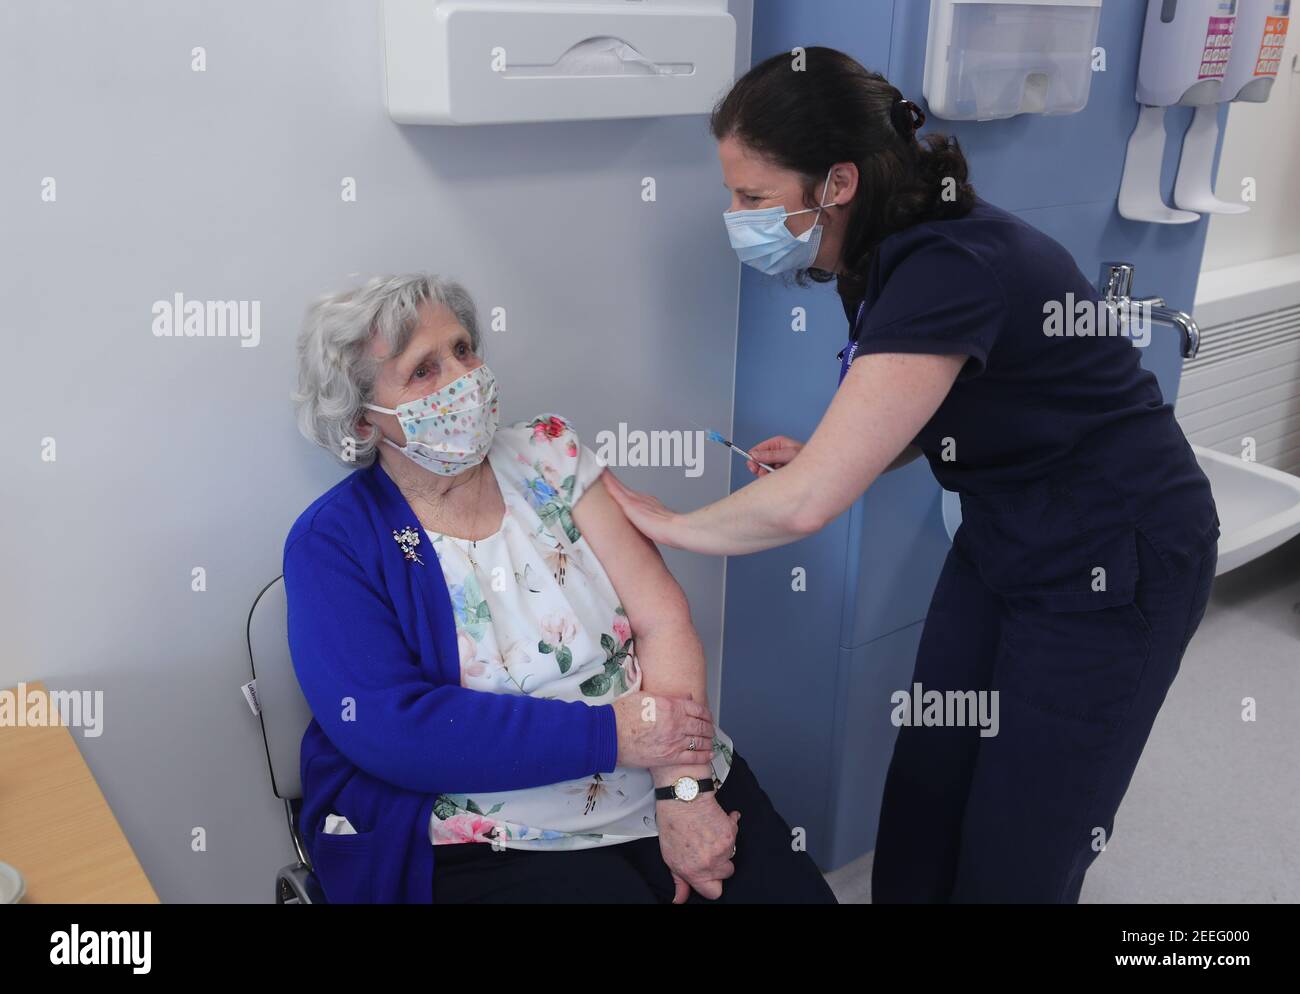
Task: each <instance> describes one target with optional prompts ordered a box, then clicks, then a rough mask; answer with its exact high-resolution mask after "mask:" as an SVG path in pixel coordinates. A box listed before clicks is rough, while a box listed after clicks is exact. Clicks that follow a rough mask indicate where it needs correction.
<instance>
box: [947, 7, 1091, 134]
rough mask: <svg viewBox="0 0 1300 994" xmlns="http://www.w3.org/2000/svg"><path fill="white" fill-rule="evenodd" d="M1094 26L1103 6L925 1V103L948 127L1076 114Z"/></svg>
mask: <svg viewBox="0 0 1300 994" xmlns="http://www.w3.org/2000/svg"><path fill="white" fill-rule="evenodd" d="M1100 21H1101V0H995V2H982V0H930V32H929V40H928V42H927V44H926V48H925V85H924V89H923V90H922V92H923V93H924V94H925V99H926V103H927V104H928V105H929V108H930V111H931V112H932V113H933V114H934V115H935V116H936V117H942V118H947V119H948V120H950V121H991V120H995V119H997V118H1004V117H1014V116H1015V115H1017V114H1073V113H1075V112H1076V111H1080V110H1082V109H1083V108H1084V106H1086V105H1087V103H1088V93H1089V91H1090V89H1091V87H1092V57H1093V48H1094V47H1095V46H1096V44H1097V28H1098V25H1099V23H1100Z"/></svg>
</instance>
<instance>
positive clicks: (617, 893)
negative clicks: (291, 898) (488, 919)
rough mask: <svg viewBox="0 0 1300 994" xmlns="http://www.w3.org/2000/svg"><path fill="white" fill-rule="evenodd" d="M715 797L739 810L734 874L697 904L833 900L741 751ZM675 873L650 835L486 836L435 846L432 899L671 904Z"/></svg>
mask: <svg viewBox="0 0 1300 994" xmlns="http://www.w3.org/2000/svg"><path fill="white" fill-rule="evenodd" d="M732 759H733V762H732V765H731V770H730V772H728V774H727V779H726V780H725V781H724V782H723V785H722V788H721V789H720V790H719V791H718V804H719V805H720V806H721V807H722V809H723V810H724V811H727V812H728V813H730V812H732V811H740V813H741V819H740V828H739V834H738V835H737V838H736V856H735V858H734V859H733V860H732V862H733V864H734V865H735V867H736V872H735V874H734V875H733V876H732V877H731V878H730V879H728V880H724V881H723V882H722V896H721V897H720V898H718V900H716V901H710V900H708V899H706V898H703V897H701V896H700V895H699V894H697V893H695V891H691V895H690V898H689V899H688V903H691V904H835V903H836V901H835V895H834V894H833V893H832V892H831V889H830V887H829V886H827V884H826V880H825V879H824V878H823V877H822V875H821V871H820V870H818V869H817V864H816V863H814V862H813V861H812V857H810V856H809V855H808V854H807V853H806V852H802V851H795V850H794V849H792V848H791V845H792V842H793V841H794V840H793V837H792V836H791V832H790V826H789V825H787V824H786V823H785V821H784V820H783V819H782V818H781V816H780V815H779V814H777V811H776V809H775V808H774V807H772V802H771V801H770V800H768V797H767V794H765V793H764V792H763V789H762V788H761V787H760V786H759V785H758V781H757V780H756V779H755V778H754V774H753V771H751V770H750V768H749V764H747V763H746V762H745V761H744V760H743V759H742V758H741V757H740V754H739V753H733V755H732ZM674 893H675V888H674V886H673V879H672V874H671V873H670V872H669V870H668V867H667V866H666V865H665V864H664V861H663V857H662V856H661V855H660V853H659V839H658V837H657V836H651V837H649V838H644V839H636V840H634V841H632V842H623V843H620V844H618V845H612V846H598V847H596V848H592V849H570V850H562V851H557V852H538V851H536V850H522V849H503V850H494V849H493V848H492V846H490V845H488V844H486V843H461V844H457V845H440V846H437V847H436V849H435V851H434V869H433V903H434V904H669V903H671V902H672V899H673V894H674Z"/></svg>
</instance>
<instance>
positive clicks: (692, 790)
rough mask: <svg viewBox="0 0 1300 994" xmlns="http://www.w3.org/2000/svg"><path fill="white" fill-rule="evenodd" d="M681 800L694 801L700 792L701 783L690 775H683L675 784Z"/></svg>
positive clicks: (674, 788)
mask: <svg viewBox="0 0 1300 994" xmlns="http://www.w3.org/2000/svg"><path fill="white" fill-rule="evenodd" d="M673 790H675V791H676V793H677V800H679V801H693V800H695V798H696V797H697V796H698V795H699V793H700V785H699V784H698V783H697V782H696V781H695V780H693V779H692V778H690V777H682V778H680V779H679V780H678V781H677V783H676V784H675V785H674V786H673Z"/></svg>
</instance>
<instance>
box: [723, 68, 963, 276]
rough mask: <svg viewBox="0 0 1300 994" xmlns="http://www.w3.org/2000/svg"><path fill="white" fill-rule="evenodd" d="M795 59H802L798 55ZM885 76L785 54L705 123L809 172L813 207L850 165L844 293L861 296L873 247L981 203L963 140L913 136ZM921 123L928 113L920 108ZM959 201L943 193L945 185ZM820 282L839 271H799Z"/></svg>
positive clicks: (906, 110)
mask: <svg viewBox="0 0 1300 994" xmlns="http://www.w3.org/2000/svg"><path fill="white" fill-rule="evenodd" d="M800 58H801V61H800V62H797V61H796V60H797V59H800ZM902 96H903V95H902V93H901V92H900V91H899V90H898V89H897V88H896V87H894V86H893V85H891V84H890V82H889V81H888V80H887V79H885V77H884V76H882V75H880V74H879V73H876V72H871V71H869V70H867V69H865V68H863V66H862V65H861V64H859V63H858V62H857V61H856V60H855V59H853V58H852V57H851V56H848V55H845V54H844V53H843V52H840V51H836V50H835V49H833V48H823V47H812V48H807V49H797V50H796V51H795V52H794V53H785V52H782V53H779V54H777V55H773V56H772V57H771V58H769V59H766V60H764V61H763V62H760V63H759V64H758V65H756V66H754V67H753V68H752V69H750V70H749V72H747V73H745V75H744V76H742V77H741V78H740V79H739V80H737V81H736V84H735V85H734V86H733V87H732V88H731V90H730V92H728V93H727V95H726V96H725V97H723V98H722V100H721V101H719V103H718V105H717V106H716V107H715V108H714V109H713V114H712V116H711V117H710V119H709V129H710V131H712V133H713V137H714V138H716V139H717V140H718V141H722V140H723V139H724V138H732V137H734V138H736V139H738V140H739V141H740V142H741V143H742V144H744V145H745V146H747V147H748V148H749V149H751V150H752V151H754V152H756V153H758V154H759V155H761V156H763V157H764V158H766V159H767V160H769V161H770V162H772V163H774V164H775V165H777V166H780V167H782V168H785V169H792V170H795V171H796V172H799V173H802V174H803V175H804V176H805V186H804V205H805V206H807V207H816V206H817V204H818V197H819V195H820V194H821V189H822V186H821V184H822V182H823V181H824V180H825V178H826V173H827V171H828V170H829V169H830V167H831V165H832V164H833V163H836V162H853V163H855V164H856V165H857V167H858V174H859V180H858V190H857V193H856V194H855V195H854V197H853V200H852V201H850V203H849V204H848V205H846V207H845V208H843V209H844V210H846V211H847V212H848V215H847V216H848V224H847V227H846V228H845V232H844V249H843V255H844V261H845V263H846V267H845V268H846V269H848V270H849V271H850V275H848V276H845V277H842V278H841V283H842V284H846V285H844V286H842V288H841V290H842V292H844V291H848V292H850V293H853V294H855V295H858V294H860V291H861V288H862V286H863V285H864V284H865V281H866V277H867V272H868V270H869V268H870V265H871V261H872V259H873V258H874V256H875V251H876V247H877V246H878V245H879V244H880V242H881V241H883V240H884V239H885V238H886V237H887V236H889V235H891V234H893V233H894V232H896V231H901V230H903V229H904V228H909V227H911V226H912V225H915V224H919V223H921V222H922V221H929V220H937V219H942V218H958V217H963V216H964V215H965V214H967V213H968V212H969V211H970V209H971V207H972V206H974V202H975V190H974V188H973V187H972V186H971V185H970V184H969V183H968V182H967V181H966V178H967V172H968V170H967V165H966V157H965V156H964V155H963V154H962V151H961V146H960V145H959V144H958V142H957V139H956V138H955V137H951V136H945V135H937V134H928V135H924V136H921V137H920V138H919V139H918V138H917V136H916V135H915V133H914V129H915V127H916V126H917V118H915V117H913V113H912V108H911V106H910V105H909V104H906V103H902V104H900V103H899V101H900V100H901V99H902ZM915 113H916V114H918V115H919V117H920V120H921V121H923V120H924V114H923V113H921V112H920V111H919V110H917V111H916V112H915ZM949 177H951V178H952V180H953V181H954V186H953V189H954V193H955V197H954V199H952V200H945V199H944V197H943V191H944V182H943V181H944V180H945V179H947V178H949ZM805 275H806V276H807V277H809V278H811V279H813V280H815V281H817V282H819V283H826V282H829V281H830V280H832V279H834V278H835V274H833V273H830V272H827V271H824V270H819V269H809V270H805V271H803V272H800V273H798V274H797V276H796V279H797V281H798V282H799V284H800V285H804V286H806V285H807V283H806V281H805Z"/></svg>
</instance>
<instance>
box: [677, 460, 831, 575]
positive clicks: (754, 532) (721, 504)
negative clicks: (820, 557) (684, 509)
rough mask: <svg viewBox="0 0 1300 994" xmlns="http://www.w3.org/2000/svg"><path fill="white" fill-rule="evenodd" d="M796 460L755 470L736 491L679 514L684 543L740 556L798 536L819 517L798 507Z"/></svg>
mask: <svg viewBox="0 0 1300 994" xmlns="http://www.w3.org/2000/svg"><path fill="white" fill-rule="evenodd" d="M802 483H803V477H802V474H801V470H800V469H799V468H797V467H796V464H795V462H791V463H790V464H789V465H787V466H784V467H783V468H781V469H779V470H777V471H776V472H775V473H768V474H766V475H765V476H760V477H759V478H758V479H757V480H755V481H754V482H753V483H750V484H748V485H746V486H744V487H741V488H740V489H739V490H737V491H736V492H735V493H733V494H730V495H728V496H727V497H724V498H723V499H722V500H719V501H715V502H714V503H712V504H708V505H706V506H704V507H701V508H700V509H698V510H696V511H691V512H689V513H687V514H684V515H682V521H683V523H684V524H685V525H686V526H687V527H688V528H689V530H690V532H691V541H690V543H689V544H688V547H689V548H690V549H692V550H693V551H696V552H702V553H705V554H708V555H723V556H740V555H747V554H748V553H751V552H763V551H765V550H767V549H774V548H776V547H777V546H780V545H786V544H788V543H790V542H795V541H798V540H799V539H801V538H804V537H806V536H807V535H809V534H811V533H813V532H815V531H817V529H818V527H819V526H820V524H821V523H820V522H815V521H811V520H807V519H806V517H805V516H804V515H803V514H802V513H801V511H802V509H803V508H805V507H806V506H807V504H808V502H807V499H806V496H805V494H804V487H803V485H802Z"/></svg>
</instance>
